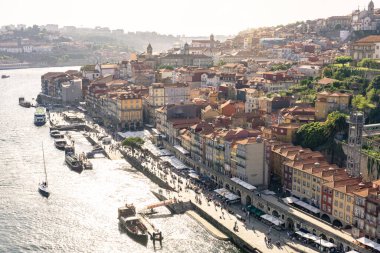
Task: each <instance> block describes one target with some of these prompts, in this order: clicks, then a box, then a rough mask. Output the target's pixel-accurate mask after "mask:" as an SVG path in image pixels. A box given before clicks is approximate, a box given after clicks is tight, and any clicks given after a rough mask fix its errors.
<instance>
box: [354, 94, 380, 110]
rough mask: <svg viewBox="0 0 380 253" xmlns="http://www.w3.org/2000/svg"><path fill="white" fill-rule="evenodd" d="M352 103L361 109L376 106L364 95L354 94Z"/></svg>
mask: <svg viewBox="0 0 380 253" xmlns="http://www.w3.org/2000/svg"><path fill="white" fill-rule="evenodd" d="M352 105H353V107H354V108H356V109H358V110H361V111H368V110H369V109H374V108H375V107H376V106H375V105H374V104H372V103H371V101H370V100H368V99H367V98H366V97H365V96H363V95H357V96H354V98H353V99H352Z"/></svg>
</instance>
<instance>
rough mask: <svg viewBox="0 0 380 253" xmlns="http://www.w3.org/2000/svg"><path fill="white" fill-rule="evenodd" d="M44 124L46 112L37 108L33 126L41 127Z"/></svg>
mask: <svg viewBox="0 0 380 253" xmlns="http://www.w3.org/2000/svg"><path fill="white" fill-rule="evenodd" d="M45 123H46V112H45V108H43V107H37V108H36V112H35V113H34V124H35V125H36V126H43V125H45Z"/></svg>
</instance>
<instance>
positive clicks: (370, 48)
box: [350, 35, 380, 61]
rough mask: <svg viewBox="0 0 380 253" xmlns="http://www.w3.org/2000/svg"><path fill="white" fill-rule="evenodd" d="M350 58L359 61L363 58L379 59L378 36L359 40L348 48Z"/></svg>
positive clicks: (379, 46)
mask: <svg viewBox="0 0 380 253" xmlns="http://www.w3.org/2000/svg"><path fill="white" fill-rule="evenodd" d="M350 52H351V56H352V58H353V59H354V60H356V61H360V60H362V59H364V58H372V59H379V58H380V35H371V36H367V37H365V38H363V39H360V40H358V41H356V42H354V43H353V44H351V46H350Z"/></svg>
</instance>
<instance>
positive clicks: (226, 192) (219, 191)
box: [214, 188, 240, 201]
mask: <svg viewBox="0 0 380 253" xmlns="http://www.w3.org/2000/svg"><path fill="white" fill-rule="evenodd" d="M214 192H216V193H217V194H218V195H220V196H222V197H224V198H226V199H228V200H229V201H234V200H238V199H240V197H239V196H238V195H235V194H233V193H232V192H230V191H229V190H227V189H225V188H220V189H216V190H214Z"/></svg>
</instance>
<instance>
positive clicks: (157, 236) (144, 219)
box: [138, 213, 164, 247]
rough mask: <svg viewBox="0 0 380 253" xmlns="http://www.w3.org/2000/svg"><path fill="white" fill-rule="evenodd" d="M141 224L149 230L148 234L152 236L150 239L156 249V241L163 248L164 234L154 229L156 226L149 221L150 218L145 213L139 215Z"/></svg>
mask: <svg viewBox="0 0 380 253" xmlns="http://www.w3.org/2000/svg"><path fill="white" fill-rule="evenodd" d="M138 216H140V218H141V219H140V220H141V222H142V223H143V224H144V226H145V227H146V228H147V233H148V234H149V236H150V239H151V240H152V241H153V245H154V247H156V241H158V242H159V243H160V247H162V240H163V239H164V238H163V236H162V232H161V231H160V230H158V229H157V228H155V227H154V225H153V224H152V223H151V222H150V221H149V219H148V217H146V216H145V214H143V213H139V214H138Z"/></svg>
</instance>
